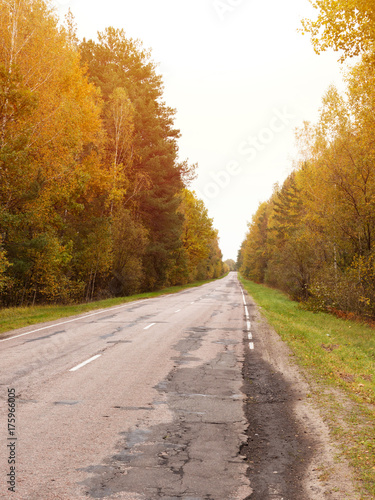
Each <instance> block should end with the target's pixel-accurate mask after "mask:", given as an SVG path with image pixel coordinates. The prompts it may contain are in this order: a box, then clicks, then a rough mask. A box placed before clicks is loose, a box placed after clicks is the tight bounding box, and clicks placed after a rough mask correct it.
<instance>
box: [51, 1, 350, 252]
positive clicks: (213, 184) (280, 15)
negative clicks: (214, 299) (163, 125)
mask: <svg viewBox="0 0 375 500" xmlns="http://www.w3.org/2000/svg"><path fill="white" fill-rule="evenodd" d="M55 3H56V5H57V7H58V9H59V12H60V13H61V15H63V14H64V13H65V12H66V11H67V10H68V8H70V9H71V11H72V12H73V15H74V16H75V19H76V23H77V26H78V36H79V37H80V38H81V39H82V38H83V37H86V38H96V33H97V31H102V30H103V29H104V28H105V27H107V26H113V27H116V28H123V29H124V30H125V32H126V33H127V35H128V36H129V37H132V38H139V39H140V40H142V41H143V44H144V46H145V47H146V48H151V49H152V54H153V60H154V61H155V62H156V63H158V68H159V71H160V73H161V74H162V76H163V80H164V84H165V93H164V95H165V101H166V103H167V105H168V106H171V107H173V108H176V110H177V114H176V126H177V128H179V129H180V130H181V133H182V137H181V139H180V140H179V146H180V158H181V159H182V160H184V159H189V161H190V162H191V163H198V166H199V169H198V178H197V180H196V181H195V182H194V184H193V186H192V188H193V189H194V190H195V191H196V192H197V194H198V195H199V197H200V198H202V199H203V200H204V202H205V204H206V206H207V208H208V211H209V214H210V217H213V219H214V225H215V227H216V228H217V229H218V230H219V236H220V247H221V249H222V251H223V255H224V259H228V258H232V259H234V260H236V258H237V251H238V249H239V247H240V244H241V242H242V241H243V239H244V237H245V233H246V231H247V222H249V221H250V220H251V217H252V215H253V214H254V213H255V211H256V210H257V207H258V205H259V203H260V202H262V201H265V200H267V199H268V198H269V197H270V195H271V194H272V190H273V186H274V184H275V183H276V182H282V181H283V180H284V179H285V177H286V176H287V175H288V173H289V172H290V171H291V168H292V161H293V158H294V157H295V154H296V152H295V141H294V131H295V128H296V127H298V126H300V125H301V124H302V122H303V121H304V120H308V121H316V119H317V117H318V110H319V107H320V105H321V99H322V97H323V94H324V93H325V91H326V90H327V88H328V86H329V85H331V84H335V85H336V86H338V87H339V88H340V89H342V88H343V83H342V74H341V70H342V68H341V66H340V64H339V63H338V62H337V59H338V56H337V54H336V53H333V52H331V53H327V54H323V55H319V56H318V55H316V54H315V53H314V51H313V49H312V46H311V43H310V39H309V36H306V35H305V36H303V35H302V34H301V33H299V32H298V31H297V30H298V29H299V28H300V27H301V24H300V20H301V19H302V18H303V17H311V16H313V17H314V15H315V11H314V9H313V8H312V7H311V5H310V3H309V2H308V0H283V1H281V0H263V1H260V0H137V1H134V0H132V1H130V0H106V1H103V0H55Z"/></svg>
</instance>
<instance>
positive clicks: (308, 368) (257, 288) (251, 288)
mask: <svg viewBox="0 0 375 500" xmlns="http://www.w3.org/2000/svg"><path fill="white" fill-rule="evenodd" d="M241 281H242V283H243V285H244V287H245V289H246V290H247V291H248V292H249V294H250V295H251V296H252V297H253V298H254V300H255V301H256V303H257V304H258V305H259V306H260V307H261V311H262V313H263V315H264V316H265V317H266V318H267V320H268V322H269V323H270V324H271V325H272V326H273V327H274V328H275V330H276V331H277V333H278V334H279V335H280V337H281V338H282V339H283V340H284V341H285V342H286V343H287V344H288V345H289V346H290V348H291V349H292V351H293V353H294V356H295V359H296V360H297V362H298V363H299V364H300V365H302V366H303V367H304V368H305V372H306V374H307V376H308V378H309V381H310V383H311V384H312V387H313V388H314V389H313V390H314V394H313V397H314V395H315V397H314V399H315V400H316V401H317V402H318V404H319V405H320V406H321V409H322V411H323V414H324V415H325V418H326V419H327V422H328V423H329V425H330V428H331V432H332V433H333V435H334V436H335V437H337V439H338V440H339V441H340V442H341V446H342V449H343V451H344V453H345V455H346V456H347V458H348V459H349V461H350V463H351V464H352V465H353V467H354V473H355V476H356V479H357V481H358V484H359V486H360V488H361V495H362V497H361V498H363V499H365V498H366V499H368V498H375V329H374V328H372V327H370V326H368V325H366V324H362V323H360V322H355V321H349V320H343V319H339V318H336V317H335V316H332V315H330V314H326V313H322V312H318V313H314V312H311V311H308V310H305V309H303V308H302V307H301V306H300V305H299V304H298V303H297V302H294V301H292V300H290V299H289V298H288V297H287V296H286V295H284V294H283V293H281V292H279V291H277V290H274V289H271V288H268V287H266V286H263V285H257V284H255V283H253V282H250V281H247V280H244V279H242V278H241ZM336 389H341V392H340V393H339V392H338V391H337V390H336ZM340 394H343V396H340Z"/></svg>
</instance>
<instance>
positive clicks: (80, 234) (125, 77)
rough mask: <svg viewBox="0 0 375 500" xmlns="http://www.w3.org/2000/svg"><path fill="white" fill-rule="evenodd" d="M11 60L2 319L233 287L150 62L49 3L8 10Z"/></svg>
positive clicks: (0, 109)
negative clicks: (208, 282) (171, 289)
mask: <svg viewBox="0 0 375 500" xmlns="http://www.w3.org/2000/svg"><path fill="white" fill-rule="evenodd" d="M0 47H1V49H0V306H7V307H8V306H16V305H27V304H35V303H51V302H53V303H71V302H78V301H85V300H86V301H88V300H93V299H98V298H106V297H110V296H121V295H129V294H132V293H135V292H138V291H150V290H155V289H160V288H162V287H164V286H167V285H174V284H185V283H187V282H191V281H193V280H199V279H207V278H216V277H219V276H221V275H222V274H223V272H224V264H223V262H222V255H221V251H220V248H219V244H218V233H217V231H216V230H215V228H214V227H213V222H212V219H210V217H209V216H208V213H207V209H206V207H205V206H204V204H203V202H202V201H200V200H199V199H197V197H196V195H195V193H194V192H192V191H191V190H189V185H190V182H191V181H192V179H193V178H194V176H195V170H196V165H189V164H188V162H187V161H180V160H179V158H178V138H179V136H180V132H179V131H178V130H177V129H176V128H175V127H174V113H175V110H173V109H171V108H170V107H168V106H167V105H166V103H165V102H164V100H163V82H162V78H161V76H160V75H158V74H157V72H156V65H155V63H154V62H153V61H152V58H151V53H150V51H148V50H146V49H145V48H144V47H143V46H142V43H141V42H140V41H138V40H133V39H131V38H128V37H127V36H126V34H125V32H124V31H123V30H122V29H114V28H112V27H109V28H107V29H105V30H104V32H102V33H99V34H98V38H97V40H96V41H93V40H86V39H83V40H82V41H80V40H79V39H78V38H77V35H76V26H75V21H74V18H73V16H72V15H71V13H69V14H68V15H67V16H66V19H65V21H64V22H61V20H59V19H58V17H57V15H56V12H55V11H54V10H53V9H52V8H51V6H50V5H49V4H48V3H47V2H45V1H44V0H14V1H11V2H6V1H5V2H1V3H0Z"/></svg>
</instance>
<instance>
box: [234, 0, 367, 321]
mask: <svg viewBox="0 0 375 500" xmlns="http://www.w3.org/2000/svg"><path fill="white" fill-rule="evenodd" d="M312 3H313V5H314V6H315V7H316V9H317V11H318V17H317V19H316V20H314V21H312V20H309V19H306V20H304V21H303V31H304V33H306V34H310V36H311V39H312V43H313V46H314V48H315V50H316V52H318V53H319V52H322V51H324V50H327V49H334V50H336V51H337V52H338V54H339V56H340V60H341V61H342V62H343V63H344V62H348V61H350V62H351V64H350V65H348V70H347V74H346V82H345V83H346V91H345V92H344V93H342V94H340V93H339V92H338V91H337V89H336V88H334V87H331V88H329V89H328V90H327V92H326V94H325V95H324V97H323V101H322V106H321V109H320V115H319V120H318V122H317V123H315V124H312V123H304V124H303V126H301V127H300V128H299V129H298V130H297V131H296V139H297V144H298V149H299V156H298V158H297V159H296V161H295V163H294V165H293V168H292V169H291V173H290V175H289V176H288V177H287V179H286V180H285V182H284V183H283V184H282V185H275V187H274V191H273V194H272V196H271V197H270V199H269V200H268V201H265V202H264V203H261V204H260V205H259V208H258V210H257V212H256V213H255V215H254V216H253V218H252V221H251V222H250V223H249V225H248V233H247V235H246V238H245V240H244V241H243V243H242V246H241V249H240V251H239V255H238V263H237V264H238V267H239V269H240V271H241V273H242V275H243V276H244V277H246V278H249V279H251V280H254V281H256V282H258V283H265V284H267V285H270V286H272V287H275V288H278V289H281V290H283V291H285V292H287V293H288V294H289V295H290V296H291V297H293V298H294V299H296V300H299V301H302V302H304V303H305V304H306V305H307V306H308V307H311V308H312V309H313V310H325V311H330V312H334V313H336V314H339V315H340V314H344V315H359V316H361V317H366V318H371V319H374V318H375V141H374V137H375V112H374V111H375V4H374V2H373V1H372V0H360V1H358V2H350V1H349V0H337V1H336V0H318V1H313V2H312ZM353 57H354V59H351V58H353Z"/></svg>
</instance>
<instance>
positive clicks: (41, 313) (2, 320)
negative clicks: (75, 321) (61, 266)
mask: <svg viewBox="0 0 375 500" xmlns="http://www.w3.org/2000/svg"><path fill="white" fill-rule="evenodd" d="M211 281H215V280H205V281H195V282H194V283H189V284H187V285H180V286H172V287H169V288H163V289H162V290H159V291H156V292H149V293H141V294H137V295H131V296H129V297H119V298H113V299H106V300H101V301H98V302H89V303H85V304H75V305H69V306H56V305H50V306H35V307H11V308H4V309H0V334H2V333H4V332H9V331H11V330H15V329H16V328H23V327H25V326H30V325H35V324H37V323H44V322H47V321H54V320H57V319H60V318H67V317H69V316H75V315H77V314H82V313H86V312H90V311H94V310H96V309H104V308H108V307H112V306H117V305H120V304H125V303H126V302H133V301H135V300H141V299H149V298H153V297H159V296H160V295H166V294H171V293H177V292H180V291H182V290H185V289H187V288H194V287H197V286H201V285H204V284H205V283H210V282H211Z"/></svg>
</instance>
